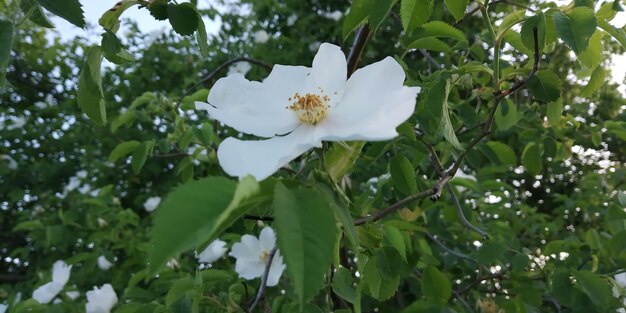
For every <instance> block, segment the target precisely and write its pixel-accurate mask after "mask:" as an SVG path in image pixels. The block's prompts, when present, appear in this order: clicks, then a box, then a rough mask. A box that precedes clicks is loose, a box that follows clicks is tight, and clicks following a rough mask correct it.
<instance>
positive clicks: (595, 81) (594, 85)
mask: <svg viewBox="0 0 626 313" xmlns="http://www.w3.org/2000/svg"><path fill="white" fill-rule="evenodd" d="M606 76H607V72H606V70H605V69H604V67H602V66H598V67H596V69H595V70H593V73H591V78H589V82H588V83H587V86H585V87H584V88H583V90H582V91H581V92H580V96H581V97H591V95H593V93H594V92H596V91H597V90H598V89H600V87H602V86H604V84H605V83H606Z"/></svg>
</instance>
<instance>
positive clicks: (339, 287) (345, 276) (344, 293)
mask: <svg viewBox="0 0 626 313" xmlns="http://www.w3.org/2000/svg"><path fill="white" fill-rule="evenodd" d="M353 283H354V279H353V278H352V273H350V271H349V270H347V269H346V268H345V267H339V268H338V269H337V271H335V273H334V274H333V283H332V288H333V292H334V293H335V294H337V295H338V296H340V297H341V298H343V299H344V300H346V301H348V302H350V303H354V300H355V299H356V290H355V288H354V287H352V284H353Z"/></svg>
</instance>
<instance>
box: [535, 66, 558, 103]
mask: <svg viewBox="0 0 626 313" xmlns="http://www.w3.org/2000/svg"><path fill="white" fill-rule="evenodd" d="M527 85H528V89H530V91H531V92H532V93H533V96H534V97H535V98H537V99H539V100H543V101H546V102H551V101H556V100H557V99H559V98H560V97H561V79H560V78H559V77H558V76H557V75H556V74H554V72H552V71H550V70H541V71H538V72H537V73H536V74H535V75H534V76H533V77H532V78H531V79H530V80H529V81H528V83H527Z"/></svg>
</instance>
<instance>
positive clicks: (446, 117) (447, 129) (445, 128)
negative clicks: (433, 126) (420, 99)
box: [439, 80, 463, 150]
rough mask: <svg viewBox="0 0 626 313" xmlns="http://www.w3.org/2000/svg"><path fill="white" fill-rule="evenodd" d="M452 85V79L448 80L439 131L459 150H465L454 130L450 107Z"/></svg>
mask: <svg viewBox="0 0 626 313" xmlns="http://www.w3.org/2000/svg"><path fill="white" fill-rule="evenodd" d="M451 88H452V86H451V85H450V80H446V91H445V94H444V97H443V103H442V108H441V110H442V112H441V123H440V124H439V125H440V126H439V132H440V133H443V137H444V138H446V140H448V142H449V143H450V144H451V145H452V146H453V147H455V148H456V149H457V150H463V146H461V143H460V142H459V139H458V138H457V137H456V132H455V131H454V127H452V121H451V120H450V108H449V107H448V96H449V95H450V89H451Z"/></svg>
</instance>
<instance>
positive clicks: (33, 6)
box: [20, 0, 54, 28]
mask: <svg viewBox="0 0 626 313" xmlns="http://www.w3.org/2000/svg"><path fill="white" fill-rule="evenodd" d="M20 9H22V12H24V15H26V16H28V18H29V19H30V20H31V21H33V23H35V24H37V25H39V26H41V27H45V28H54V25H52V23H51V22H50V20H48V17H47V16H46V14H45V13H44V12H43V10H42V9H41V6H40V5H39V3H38V2H37V1H36V0H21V1H20Z"/></svg>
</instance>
